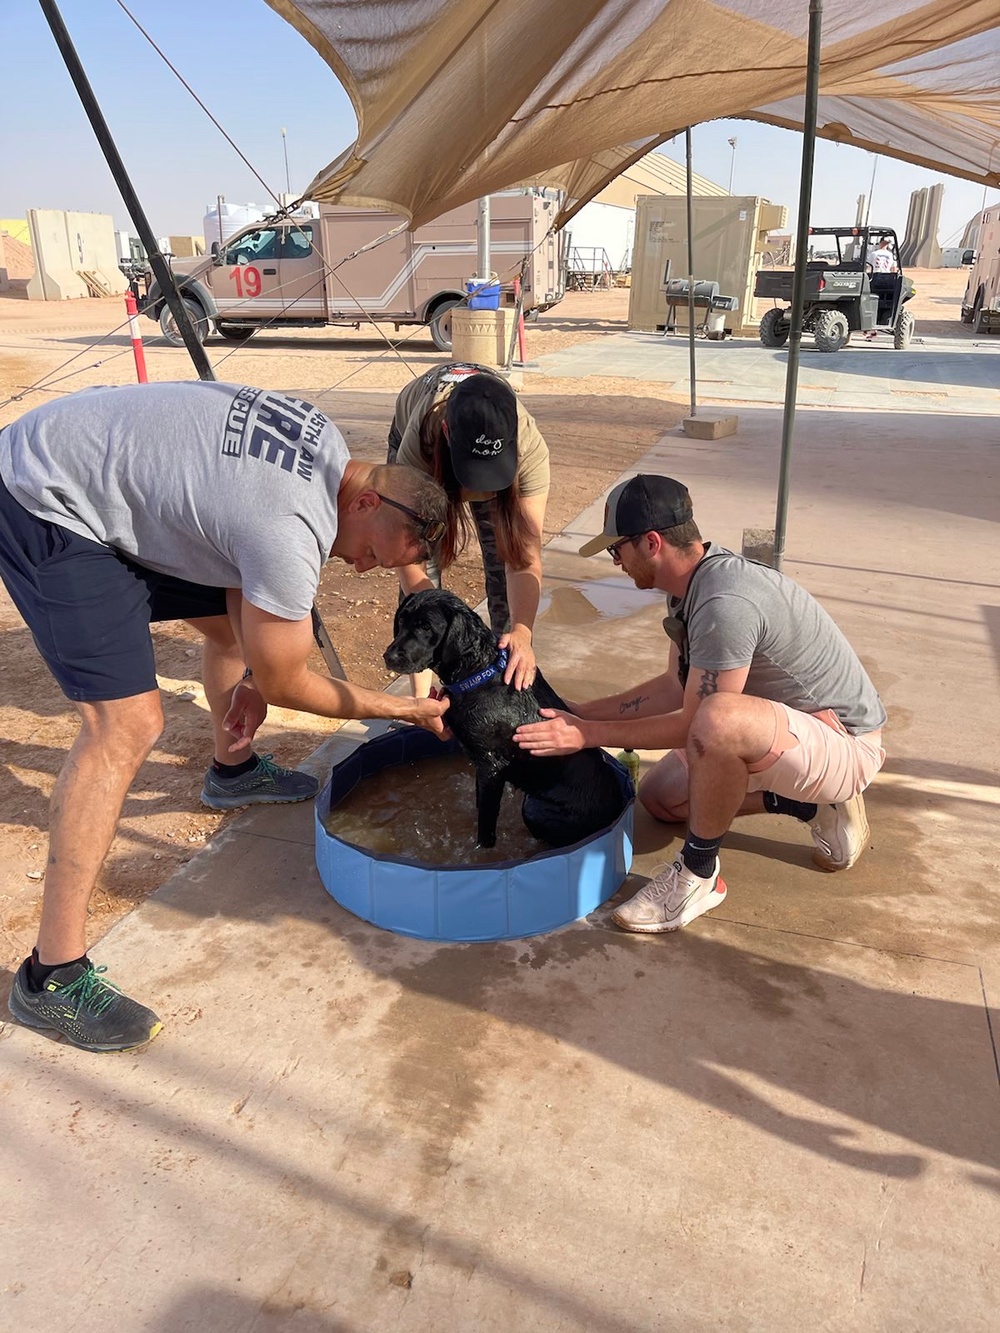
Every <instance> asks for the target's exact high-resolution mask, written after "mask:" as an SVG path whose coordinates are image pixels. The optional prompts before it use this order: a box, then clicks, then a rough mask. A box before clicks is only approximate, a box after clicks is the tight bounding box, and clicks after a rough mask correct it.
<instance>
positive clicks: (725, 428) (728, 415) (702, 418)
mask: <svg viewBox="0 0 1000 1333" xmlns="http://www.w3.org/2000/svg"><path fill="white" fill-rule="evenodd" d="M739 424H740V419H739V417H738V416H736V415H735V413H733V412H712V411H707V412H705V411H702V412H701V413H699V415H698V416H695V417H685V418H684V420H683V421H682V422H681V430H683V432H684V434H685V435H690V436H691V438H692V439H693V440H721V439H724V438H725V437H726V436H727V435H735V434H736V432H737V430H738V429H739Z"/></svg>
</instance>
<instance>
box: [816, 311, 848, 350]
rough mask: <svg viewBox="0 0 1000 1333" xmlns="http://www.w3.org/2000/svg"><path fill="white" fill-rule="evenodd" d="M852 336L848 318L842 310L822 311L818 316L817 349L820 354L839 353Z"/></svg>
mask: <svg viewBox="0 0 1000 1333" xmlns="http://www.w3.org/2000/svg"><path fill="white" fill-rule="evenodd" d="M850 336H851V330H850V328H849V326H848V323H847V316H846V315H845V314H844V312H843V311H842V310H821V311H820V312H819V314H818V315H817V316H816V332H815V334H814V337H815V340H816V348H817V350H818V351H820V352H839V351H840V349H841V348H842V347H843V346H844V345H845V343H846V342H847V340H848V338H849V337H850Z"/></svg>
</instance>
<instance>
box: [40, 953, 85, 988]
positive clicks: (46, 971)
mask: <svg viewBox="0 0 1000 1333" xmlns="http://www.w3.org/2000/svg"><path fill="white" fill-rule="evenodd" d="M89 962H90V959H89V958H88V957H87V955H86V954H84V955H83V957H82V958H71V959H70V960H69V962H68V963H40V962H39V961H38V950H37V949H32V951H31V957H30V958H29V959H28V987H29V989H31V990H33V991H40V990H41V989H42V987H43V986H44V985H45V983H46V982H47V981H48V979H49V977H50V975H51V974H52V973H53V972H55V971H57V970H58V969H59V968H60V967H72V966H73V965H74V963H89Z"/></svg>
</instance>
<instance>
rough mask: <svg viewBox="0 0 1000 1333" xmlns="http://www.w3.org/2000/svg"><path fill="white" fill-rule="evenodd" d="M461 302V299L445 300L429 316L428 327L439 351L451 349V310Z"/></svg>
mask: <svg viewBox="0 0 1000 1333" xmlns="http://www.w3.org/2000/svg"><path fill="white" fill-rule="evenodd" d="M461 304H462V303H461V301H445V302H444V303H443V304H442V305H439V306H438V307H437V308H436V310H435V311H434V314H433V315H431V317H430V320H429V322H428V328H429V329H430V331H431V338H432V339H433V340H434V346H435V347H436V348H437V349H438V351H439V352H450V351H451V312H452V311H453V310H454V309H455V307H456V306H457V305H461Z"/></svg>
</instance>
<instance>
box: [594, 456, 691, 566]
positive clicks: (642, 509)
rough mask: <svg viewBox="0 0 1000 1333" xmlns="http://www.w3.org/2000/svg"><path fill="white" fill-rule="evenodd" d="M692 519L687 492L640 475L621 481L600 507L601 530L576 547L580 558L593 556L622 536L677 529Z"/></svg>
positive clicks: (662, 479)
mask: <svg viewBox="0 0 1000 1333" xmlns="http://www.w3.org/2000/svg"><path fill="white" fill-rule="evenodd" d="M693 517H694V508H693V506H692V504H691V496H690V495H689V494H688V489H687V487H686V486H684V485H683V484H682V483H681V482H679V481H674V479H673V477H658V476H656V475H654V474H653V473H640V474H639V476H637V477H631V478H629V480H628V481H623V482H621V483H620V484H619V485H618V486H616V487H615V488H614V490H613V491H612V492H611V493H610V495H609V496H608V498H607V501H606V502H605V505H604V531H603V532H602V533H600V535H599V536H597V537H591V539H590V541H589V542H584V544H583V545H582V546H581V547H580V554H581V555H597V553H598V551H606V550H607V549H608V547H609V546H613V545H614V543H615V542H617V541H621V539H622V538H623V537H639V536H641V535H642V534H643V533H644V532H664V531H665V530H666V529H667V528H678V527H680V525H681V524H682V523H689V522H690V521H691V519H692V518H693Z"/></svg>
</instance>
